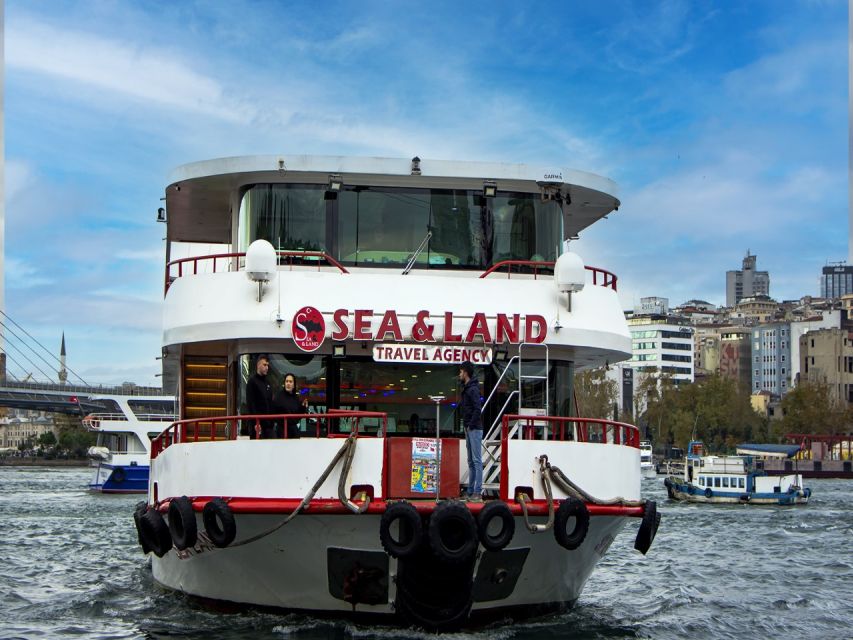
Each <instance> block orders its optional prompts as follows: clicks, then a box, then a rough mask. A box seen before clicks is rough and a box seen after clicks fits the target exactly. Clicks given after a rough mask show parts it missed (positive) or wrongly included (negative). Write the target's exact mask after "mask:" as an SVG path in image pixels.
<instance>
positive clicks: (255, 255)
mask: <svg viewBox="0 0 853 640" xmlns="http://www.w3.org/2000/svg"><path fill="white" fill-rule="evenodd" d="M277 270H278V267H277V258H276V253H275V248H274V247H273V246H272V245H271V244H270V243H269V242H267V241H266V240H255V241H254V242H253V243H252V244H250V245H249V248H248V250H247V251H246V275H247V276H248V278H249V280H251V281H252V282H257V283H258V302H260V301H261V298H263V289H264V283H265V282H269V281H270V280H272V279H273V278H275V275H276V272H277Z"/></svg>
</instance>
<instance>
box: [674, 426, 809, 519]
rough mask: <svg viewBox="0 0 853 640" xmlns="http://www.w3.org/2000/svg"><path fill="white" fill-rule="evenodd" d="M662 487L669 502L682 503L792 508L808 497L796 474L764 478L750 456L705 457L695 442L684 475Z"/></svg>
mask: <svg viewBox="0 0 853 640" xmlns="http://www.w3.org/2000/svg"><path fill="white" fill-rule="evenodd" d="M664 484H665V485H666V490H667V493H668V494H669V497H670V499H672V500H680V501H686V502H706V503H741V504H777V505H792V504H806V503H807V502H808V501H809V497H810V496H811V493H812V492H811V489H808V488H804V487H803V479H802V477H801V476H800V474H798V473H793V474H788V475H783V476H768V475H767V474H766V473H765V472H764V471H763V470H758V469H755V467H754V464H753V459H752V457H751V456H709V455H706V452H705V447H704V445H703V444H702V443H701V442H698V441H693V442H691V443H690V447H689V448H688V453H687V461H686V463H685V465H684V475H683V476H681V477H678V476H669V477H667V478H666V480H664Z"/></svg>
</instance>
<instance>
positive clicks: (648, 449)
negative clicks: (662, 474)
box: [640, 440, 658, 478]
mask: <svg viewBox="0 0 853 640" xmlns="http://www.w3.org/2000/svg"><path fill="white" fill-rule="evenodd" d="M640 475H641V476H642V477H643V478H657V475H658V472H657V469H656V468H655V462H654V458H653V456H652V443H651V442H649V441H648V440H643V441H642V442H640Z"/></svg>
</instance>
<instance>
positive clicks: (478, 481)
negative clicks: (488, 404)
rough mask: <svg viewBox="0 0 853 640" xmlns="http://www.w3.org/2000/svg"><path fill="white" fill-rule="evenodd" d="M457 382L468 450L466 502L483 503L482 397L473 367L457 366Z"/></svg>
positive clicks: (466, 363)
mask: <svg viewBox="0 0 853 640" xmlns="http://www.w3.org/2000/svg"><path fill="white" fill-rule="evenodd" d="M459 381H460V382H461V383H462V402H461V403H460V405H459V408H460V409H461V413H462V425H463V426H464V427H465V444H466V446H467V448H468V500H469V501H471V502H482V501H483V421H482V418H481V416H480V411H481V410H482V408H483V397H482V396H481V395H480V385H479V383H478V382H477V379H476V378H475V377H474V365H472V364H471V363H470V362H463V363H462V364H461V365H459Z"/></svg>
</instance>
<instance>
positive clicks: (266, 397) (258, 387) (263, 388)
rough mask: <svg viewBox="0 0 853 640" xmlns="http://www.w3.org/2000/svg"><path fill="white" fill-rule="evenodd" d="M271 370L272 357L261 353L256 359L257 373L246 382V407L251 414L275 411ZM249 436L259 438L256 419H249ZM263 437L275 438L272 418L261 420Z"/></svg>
mask: <svg viewBox="0 0 853 640" xmlns="http://www.w3.org/2000/svg"><path fill="white" fill-rule="evenodd" d="M269 372H270V359H269V357H268V356H267V355H265V354H261V355H259V356H258V359H257V360H256V361H255V373H254V374H252V376H251V377H250V378H249V382H248V383H247V384H246V408H247V410H248V413H249V415H268V414H270V413H272V412H273V392H272V386H271V385H270V383H269V380H267V374H268V373H269ZM248 422H249V438H251V439H252V440H254V439H255V438H257V435H256V429H255V425H256V424H257V421H256V420H249V421H248ZM260 424H261V438H275V423H274V422H273V421H272V420H261V421H260Z"/></svg>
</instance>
